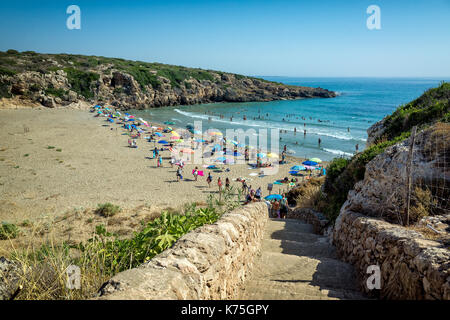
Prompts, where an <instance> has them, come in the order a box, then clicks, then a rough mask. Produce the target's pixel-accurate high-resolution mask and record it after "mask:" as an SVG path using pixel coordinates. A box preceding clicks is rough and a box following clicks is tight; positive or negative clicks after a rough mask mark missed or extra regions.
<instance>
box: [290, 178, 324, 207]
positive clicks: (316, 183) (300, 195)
mask: <svg viewBox="0 0 450 320" xmlns="http://www.w3.org/2000/svg"><path fill="white" fill-rule="evenodd" d="M324 179H325V177H321V178H311V179H310V180H308V181H307V182H305V183H303V184H302V185H301V186H299V187H296V188H295V189H293V190H291V191H290V192H289V193H288V200H289V202H290V203H292V202H293V201H294V202H295V204H296V207H297V208H316V207H317V206H318V204H319V202H320V200H321V191H320V189H321V186H322V184H323V182H324ZM292 200H293V201H292Z"/></svg>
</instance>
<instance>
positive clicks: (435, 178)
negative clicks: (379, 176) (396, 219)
mask: <svg viewBox="0 0 450 320" xmlns="http://www.w3.org/2000/svg"><path fill="white" fill-rule="evenodd" d="M449 162H450V124H448V123H438V124H436V125H435V126H433V127H431V128H429V129H426V130H421V131H418V130H417V128H416V127H414V128H413V129H412V133H411V137H410V147H409V154H408V160H407V166H406V177H405V178H406V179H405V180H406V184H405V191H406V197H405V199H406V201H405V202H406V203H405V205H404V207H405V210H404V212H405V215H404V217H403V218H401V217H400V220H403V221H400V222H401V224H404V225H409V224H410V223H413V222H416V221H418V220H420V218H422V217H424V216H428V215H446V214H450V201H449V198H450V172H449V170H450V163H449Z"/></svg>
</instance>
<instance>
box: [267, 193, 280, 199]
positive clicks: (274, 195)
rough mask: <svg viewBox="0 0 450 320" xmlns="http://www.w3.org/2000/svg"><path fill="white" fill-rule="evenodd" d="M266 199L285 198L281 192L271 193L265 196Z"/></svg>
mask: <svg viewBox="0 0 450 320" xmlns="http://www.w3.org/2000/svg"><path fill="white" fill-rule="evenodd" d="M264 199H266V200H281V199H283V196H282V195H281V194H271V195H269V196H267V197H265V198H264Z"/></svg>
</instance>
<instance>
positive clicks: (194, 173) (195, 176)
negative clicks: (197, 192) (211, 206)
mask: <svg viewBox="0 0 450 320" xmlns="http://www.w3.org/2000/svg"><path fill="white" fill-rule="evenodd" d="M192 174H193V175H194V180H195V181H197V177H198V168H197V167H195V169H194V172H193V173H192Z"/></svg>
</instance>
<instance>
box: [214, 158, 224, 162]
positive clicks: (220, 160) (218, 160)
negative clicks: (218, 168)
mask: <svg viewBox="0 0 450 320" xmlns="http://www.w3.org/2000/svg"><path fill="white" fill-rule="evenodd" d="M225 160H227V158H225V157H219V158H217V159H216V161H217V162H224V161H225Z"/></svg>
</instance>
